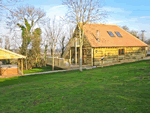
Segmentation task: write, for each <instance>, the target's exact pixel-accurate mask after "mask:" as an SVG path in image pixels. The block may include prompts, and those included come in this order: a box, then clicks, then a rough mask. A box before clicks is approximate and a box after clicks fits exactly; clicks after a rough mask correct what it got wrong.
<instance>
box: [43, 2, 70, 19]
mask: <svg viewBox="0 0 150 113" xmlns="http://www.w3.org/2000/svg"><path fill="white" fill-rule="evenodd" d="M46 12H47V16H48V17H49V18H53V17H54V16H56V17H57V18H59V17H60V16H65V13H66V12H67V10H66V6H65V5H59V6H54V7H52V8H50V9H49V10H47V11H46Z"/></svg>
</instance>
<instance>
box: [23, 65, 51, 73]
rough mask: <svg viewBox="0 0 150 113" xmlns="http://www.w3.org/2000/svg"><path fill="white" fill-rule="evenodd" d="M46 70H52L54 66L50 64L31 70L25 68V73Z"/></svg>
mask: <svg viewBox="0 0 150 113" xmlns="http://www.w3.org/2000/svg"><path fill="white" fill-rule="evenodd" d="M44 71H52V68H51V67H50V66H46V67H40V68H33V69H30V70H23V73H24V74H28V73H37V72H44Z"/></svg>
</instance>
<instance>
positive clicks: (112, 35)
mask: <svg viewBox="0 0 150 113" xmlns="http://www.w3.org/2000/svg"><path fill="white" fill-rule="evenodd" d="M107 33H108V34H109V35H110V36H111V37H115V35H114V34H113V33H112V32H111V31H107Z"/></svg>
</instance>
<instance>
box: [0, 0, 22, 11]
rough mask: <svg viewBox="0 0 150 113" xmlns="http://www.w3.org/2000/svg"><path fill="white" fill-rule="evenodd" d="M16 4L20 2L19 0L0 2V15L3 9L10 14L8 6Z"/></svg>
mask: <svg viewBox="0 0 150 113" xmlns="http://www.w3.org/2000/svg"><path fill="white" fill-rule="evenodd" d="M17 2H21V0H0V13H1V10H3V9H5V10H8V11H9V12H12V11H11V9H10V8H9V6H13V5H15V4H16V3H17Z"/></svg>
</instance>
